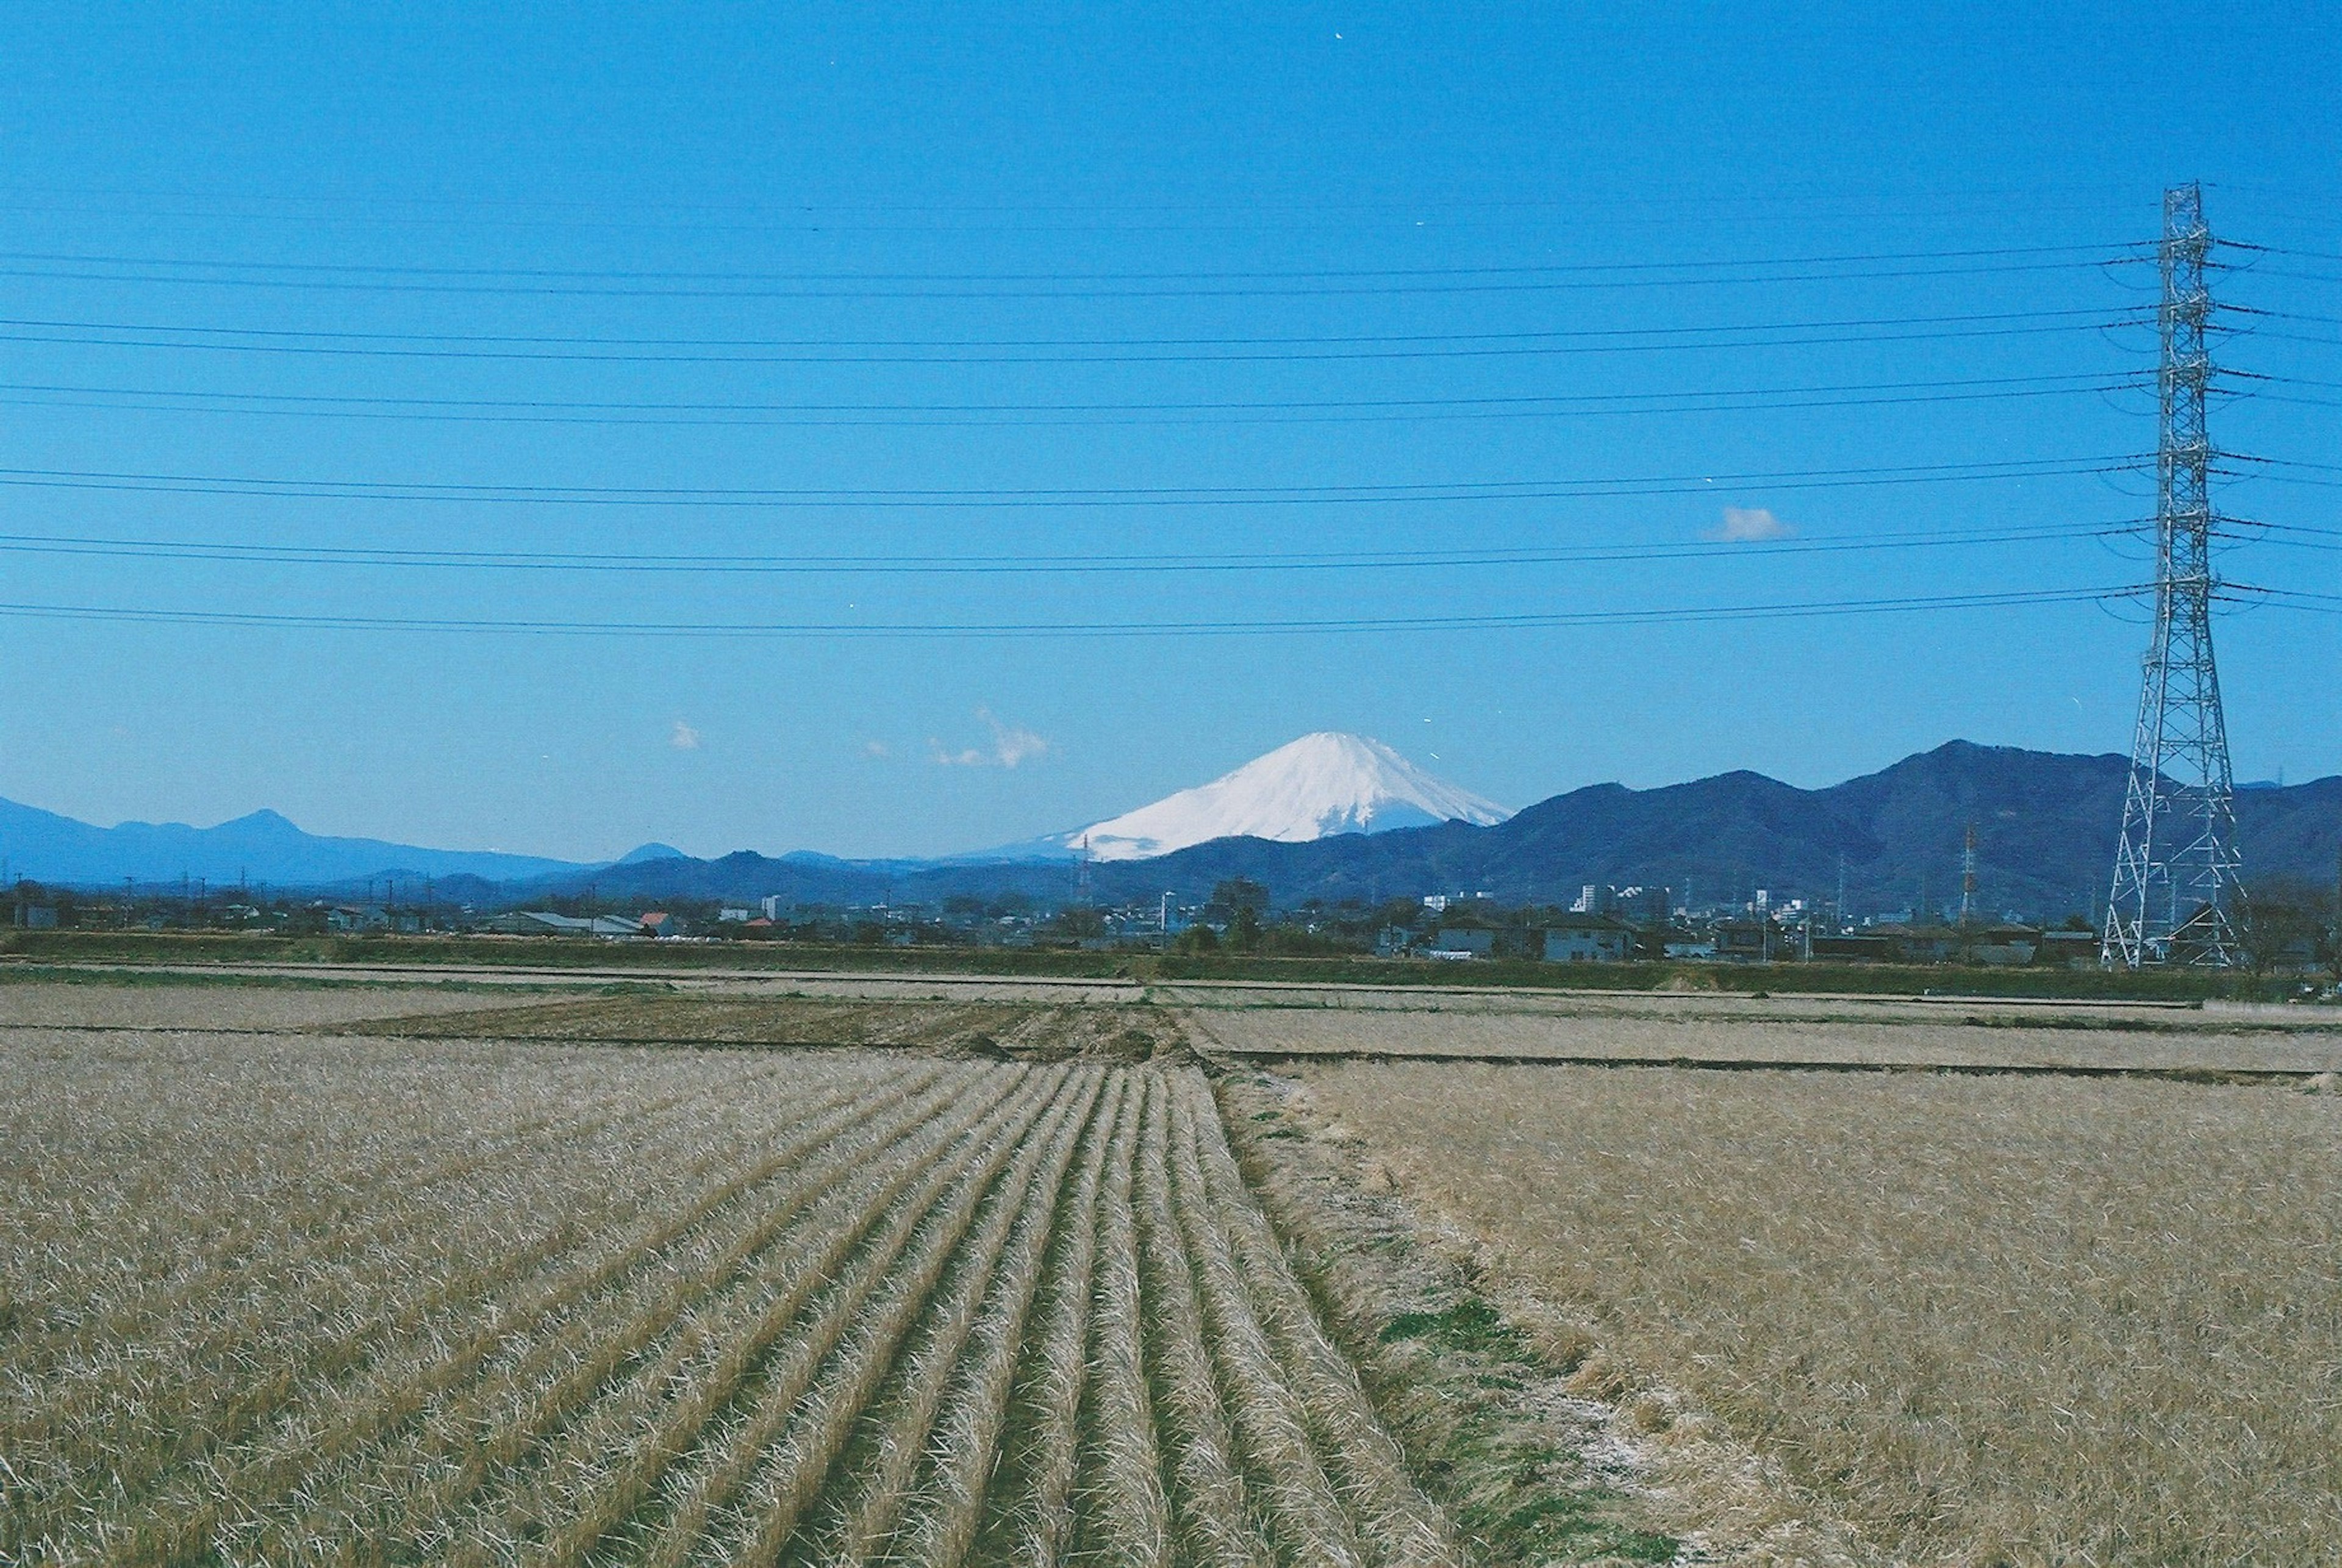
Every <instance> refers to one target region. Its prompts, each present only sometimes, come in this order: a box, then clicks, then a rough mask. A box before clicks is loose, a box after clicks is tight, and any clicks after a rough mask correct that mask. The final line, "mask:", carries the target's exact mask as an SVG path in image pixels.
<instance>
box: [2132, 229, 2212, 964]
mask: <svg viewBox="0 0 2342 1568" xmlns="http://www.w3.org/2000/svg"><path fill="white" fill-rule="evenodd" d="M2211 248H2212V231H2211V230H2210V229H2209V228H2208V227H2207V226H2206V225H2205V222H2204V195H2203V192H2202V190H2201V189H2200V188H2198V187H2197V186H2196V185H2181V186H2179V187H2177V189H2175V190H2170V191H2166V192H2165V193H2164V195H2163V243H2162V245H2161V247H2160V255H2161V259H2162V264H2163V307H2162V310H2161V313H2160V318H2161V324H2162V331H2163V362H2162V369H2161V373H2160V375H2158V376H2157V382H2158V385H2159V387H2160V391H2161V401H2162V416H2163V431H2162V436H2161V439H2160V441H2159V442H2158V444H2157V454H2156V502H2155V532H2156V570H2155V637H2154V641H2153V642H2151V643H2150V644H2148V646H2147V659H2146V675H2147V679H2146V684H2145V687H2144V689H2143V690H2142V691H2141V693H2140V694H2139V700H2138V729H2137V734H2135V736H2134V737H2133V739H2132V741H2131V750H2130V784H2129V787H2128V788H2127V790H2126V791H2125V792H2124V796H2123V827H2122V844H2121V847H2120V848H2118V849H2117V850H2116V852H2115V874H2114V890H2113V892H2112V893H2111V894H2108V895H2107V924H2106V934H2105V936H2104V939H2103V940H2102V941H2101V943H2100V944H2099V948H2098V957H2099V962H2100V963H2102V964H2106V965H2107V966H2108V967H2110V968H2112V967H2117V966H2119V967H2121V968H2125V969H2137V968H2139V967H2141V966H2142V965H2146V964H2199V965H2207V966H2219V967H2225V966H2227V965H2229V964H2235V963H2236V962H2237V958H2238V956H2239V952H2238V944H2237V928H2236V921H2235V914H2236V910H2235V905H2236V901H2237V873H2238V864H2239V863H2238V861H2237V817H2236V803H2235V798H2234V795H2235V784H2234V780H2233V779H2232V777H2231V776H2230V774H2229V772H2228V730H2227V722H2226V721H2225V720H2224V719H2223V718H2222V717H2221V714H2220V676H2219V672H2218V671H2217V669H2216V668H2215V667H2214V665H2213V663H2212V594H2213V591H2214V589H2215V588H2216V586H2217V582H2216V580H2215V579H2214V577H2213V575H2212V502H2211V494H2210V490H2209V487H2208V485H2207V479H2206V475H2207V471H2208V469H2209V468H2210V466H2211V460H2212V444H2211V440H2210V437H2209V436H2208V435H2207V434H2206V431H2205V424H2204V393H2205V388H2206V386H2207V384H2208V383H2209V382H2210V380H2211V376H2212V361H2211V356H2210V355H2209V354H2208V353H2207V351H2206V348H2205V345H2204V335H2205V328H2206V325H2207V322H2208V320H2209V318H2210V316H2211V314H2212V296H2211V294H2210V292H2209V291H2208V290H2207V287H2206V286H2205V283H2204V260H2205V256H2206V255H2207V253H2208V252H2209V251H2210V250H2211Z"/></svg>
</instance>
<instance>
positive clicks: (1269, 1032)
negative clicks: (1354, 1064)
mask: <svg viewBox="0 0 2342 1568" xmlns="http://www.w3.org/2000/svg"><path fill="white" fill-rule="evenodd" d="M1872 1011H1874V1012H1877V1011H1884V1010H1872ZM1849 1014H1852V1015H1849ZM1189 1017H1190V1019H1191V1022H1192V1024H1193V1025H1194V1027H1195V1029H1196V1034H1197V1036H1198V1038H1199V1039H1200V1040H1202V1041H1203V1042H1205V1043H1206V1044H1208V1045H1209V1046H1211V1047H1214V1048H1216V1049H1218V1050H1221V1051H1226V1052H1228V1053H1231V1054H1236V1055H1240V1056H1242V1057H1245V1058H1246V1059H1255V1060H1264V1059H1265V1060H1274V1059H1277V1058H1282V1057H1287V1056H1295V1057H1299V1056H1310V1055H1335V1056H1390V1057H1439V1056H1456V1057H1467V1058H1503V1057H1525V1058H1531V1059H1535V1058H1540V1057H1542V1058H1546V1059H1548V1060H1550V1059H1555V1058H1560V1059H1564V1060H1566V1061H1588V1062H1599V1061H1622V1062H1636V1061H1640V1062H1656V1063H1673V1062H1683V1063H1700V1062H1713V1063H1730V1062H1749V1063H1784V1064H1830V1065H1845V1066H1872V1067H1990V1068H2026V1067H2038V1068H2074V1069H2080V1070H2084V1071H2107V1070H2113V1071H2147V1072H2200V1073H2207V1074H2217V1073H2236V1074H2250V1073H2295V1074H2317V1073H2330V1072H2334V1071H2336V1070H2337V1069H2342V1031H2337V1030H2334V1029H2332V1028H2329V1027H2280V1026H2277V1024H2269V1023H2264V1022H2262V1021H2260V1020H2258V1019H2253V1018H2245V1017H2239V1018H2237V1019H2234V1020H2230V1019H2228V1018H2226V1017H2222V1016H2218V1015H2207V1014H2201V1013H2197V1012H2194V1011H2192V1010H2191V1011H2157V1012H2152V1013H2147V1012H2141V1013H2139V1014H2116V1015H2114V1016H2111V1017H2109V1016H2107V1015H2106V1014H2103V1013H2101V1012H2099V1011H2097V1010H2087V1011H2080V1010H2077V1011H2047V1013H2046V1015H2045V1013H2044V1011H2043V1010H2036V1011H2035V1012H2033V1013H2030V1014H2019V1013H2000V1012H1988V1013H1985V1014H1975V1015H1974V1021H1971V1014H1970V1011H1969V1010H1968V1009H1967V1008H1960V1009H1958V1010H1951V1009H1947V1008H1944V1007H1940V1006H1933V1005H1927V1004H1908V1005H1907V1006H1905V1007H1902V1008H1900V1009H1897V1010H1896V1011H1894V1012H1893V1013H1892V1014H1889V1015H1888V1016H1887V1017H1886V1018H1880V1017H1877V1016H1873V1015H1867V1014H1866V1013H1864V1012H1862V1011H1857V1010H1849V1009H1845V1008H1827V1007H1823V1008H1817V1007H1815V1006H1813V1005H1812V1004H1804V1005H1802V1006H1798V1005H1797V1004H1789V1003H1787V1002H1785V1001H1777V1002H1773V1003H1769V1004H1768V1003H1765V1002H1757V1003H1755V1004H1728V1003H1724V1004H1719V1003H1716V1002H1702V1003H1698V1004H1686V1003H1680V1002H1678V1003H1672V1004H1653V1003H1651V1002H1649V1001H1645V1002H1644V1003H1642V1004H1640V1005H1637V1006H1635V1007H1632V1008H1622V1007H1618V1006H1615V1005H1611V1006H1604V1005H1598V1004H1597V1005H1588V1006H1579V1007H1570V1008H1566V1009H1565V1008H1562V1007H1559V1006H1556V1005H1554V1004H1546V1005H1544V1006H1540V1007H1536V1008H1532V1009H1523V1008H1506V1007H1500V1006H1498V1005H1496V1004H1494V1003H1492V1002H1486V1001H1478V1002H1476V1003H1475V1004H1471V1005H1467V1006H1465V1007H1462V1008H1456V1007H1450V1006H1442V1007H1440V1008H1439V1009H1438V1010H1437V1011H1436V1012H1433V1011H1428V1010H1417V1011H1414V1012H1402V1011H1399V1010H1397V1009H1395V1008H1390V1007H1383V1006H1376V1007H1369V1008H1364V1009H1359V1010H1350V1009H1346V1008H1339V1009H1337V1008H1331V1007H1297V1006H1283V1007H1261V1006H1255V1007H1240V1006H1226V1005H1223V1006H1216V1007H1198V1008H1195V1009H1194V1010H1193V1011H1192V1012H1191V1013H1190V1014H1189Z"/></svg>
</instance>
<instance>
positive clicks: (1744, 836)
mask: <svg viewBox="0 0 2342 1568" xmlns="http://www.w3.org/2000/svg"><path fill="white" fill-rule="evenodd" d="M1272 755H1275V754H1272ZM2127 768H2128V763H2127V760H2126V759H2125V758H2123V757H2120V756H2114V755H2104V756H2073V755H2066V754H2056V753H2046V752H2032V751H2022V750H2018V749H2016V748H2013V747H2006V746H1980V745H1974V744H1969V743H1967V742H1966V741H1954V742H1952V743H1950V744H1947V745H1943V746H1939V747H1937V748H1936V749H1935V750H1934V751H1930V752H1926V753H1922V754H1918V755H1917V756H1912V757H1907V758H1906V759H1904V760H1903V761H1902V762H1899V763H1897V764H1894V765H1893V766H1892V767H1888V768H1886V769H1883V770H1882V771H1880V772H1878V773H1875V774H1866V775H1864V776H1862V777H1860V778H1856V779H1849V780H1847V782H1846V783H1844V784H1834V785H1831V786H1829V787H1827V788H1825V789H1817V790H1804V789H1797V788H1796V787H1794V786H1792V785H1789V784H1782V783H1780V782H1779V781H1777V780H1775V779H1770V778H1767V777H1765V776H1763V775H1762V774H1754V773H1729V774H1717V775H1716V776H1715V777H1712V778H1706V779H1700V780H1697V781H1696V782H1693V783H1690V784H1673V785H1668V786H1666V787H1664V788H1658V789H1647V790H1633V789H1627V788H1626V787H1624V786H1622V785H1619V784H1596V785H1594V786H1592V787H1590V788H1586V789H1580V790H1573V791H1571V792H1570V793H1568V794H1561V795H1556V796H1554V797H1553V798H1551V799H1549V800H1546V801H1542V802H1540V803H1538V804H1536V805H1532V806H1529V807H1527V808H1526V809H1525V810H1523V811H1521V812H1519V813H1517V814H1515V815H1513V816H1510V817H1508V818H1505V819H1503V820H1501V821H1496V822H1494V823H1489V824H1475V823H1471V822H1464V821H1451V822H1445V823H1440V824H1436V825H1428V826H1410V827H1399V828H1394V829H1391V830H1390V831H1386V832H1376V833H1364V832H1355V831H1352V832H1338V831H1337V832H1334V833H1330V834H1326V835H1324V836H1320V837H1316V838H1313V839H1309V840H1306V841H1303V842H1279V841H1276V840H1274V839H1270V838H1265V837H1257V836H1253V837H1246V836H1238V837H1223V838H1216V839H1213V840H1211V841H1209V842H1206V843H1201V844H1192V845H1189V846H1188V847H1186V848H1181V849H1177V850H1175V851H1173V852H1172V853H1170V854H1162V855H1158V856H1156V857H1153V858H1145V859H1123V860H1106V861H1102V862H1100V863H1099V864H1096V865H1094V866H1093V867H1092V871H1091V877H1092V887H1093V894H1094V896H1096V898H1098V899H1099V900H1101V901H1106V902H1121V901H1126V900H1132V901H1143V902H1152V901H1153V900H1154V899H1156V898H1157V897H1159V896H1160V895H1161V894H1164V893H1166V892H1167V893H1171V894H1175V895H1176V896H1177V897H1179V898H1181V899H1185V900H1191V901H1192V900H1198V899H1201V898H1203V897H1205V896H1206V895H1208V894H1209V893H1210V892H1211V890H1212V887H1213V886H1214V884H1216V883H1217V882H1219V881H1221V880H1222V879H1225V878H1227V877H1234V876H1243V877H1249V878H1251V879H1253V880H1255V881H1257V882H1260V883H1263V884H1266V885H1267V886H1268V888H1269V889H1270V891H1271V892H1272V894H1274V895H1275V897H1276V900H1277V902H1278V903H1279V904H1286V905H1290V904H1298V903H1301V902H1304V901H1306V900H1307V899H1311V898H1320V899H1326V900H1328V901H1338V900H1341V899H1359V900H1364V901H1367V902H1378V901H1380V900H1383V899H1386V898H1396V897H1404V898H1416V897H1420V896H1421V895H1423V894H1432V893H1449V894H1456V893H1462V894H1474V893H1486V894H1489V895H1491V896H1493V897H1496V898H1498V899H1501V900H1504V901H1506V902H1508V903H1531V902H1536V903H1550V902H1566V901H1567V900H1568V899H1569V898H1571V897H1572V896H1574V895H1575V894H1576V891H1577V889H1578V888H1579V886H1580V885H1581V884H1586V883H1606V884H1619V885H1625V884H1635V883H1641V884H1666V885H1667V886H1671V887H1674V888H1676V889H1677V890H1678V891H1679V892H1680V891H1681V890H1683V889H1686V887H1687V888H1688V889H1689V891H1690V894H1691V895H1692V896H1693V897H1694V898H1695V899H1696V900H1697V901H1698V902H1701V903H1703V904H1705V903H1709V902H1722V901H1724V900H1726V899H1734V900H1736V899H1740V898H1745V897H1746V896H1747V895H1748V894H1750V893H1751V892H1752V891H1753V890H1755V889H1757V888H1759V887H1762V888H1767V889H1769V890H1771V891H1773V892H1774V893H1775V894H1781V895H1787V894H1803V895H1805V896H1807V897H1817V898H1828V897H1834V896H1835V895H1836V892H1837V885H1838V880H1839V876H1840V874H1841V865H1842V866H1843V874H1844V878H1845V885H1846V889H1847V898H1848V902H1849V904H1851V905H1853V906H1854V907H1855V908H1857V910H1862V911H1867V912H1877V911H1885V910H1897V909H1901V908H1905V907H1909V906H1914V905H1921V904H1931V905H1933V906H1935V907H1937V908H1942V907H1944V906H1946V905H1947V904H1952V903H1954V902H1956V901H1957V897H1958V893H1959V861H1960V847H1961V840H1962V838H1963V836H1964V835H1965V834H1966V832H1967V827H1968V824H1970V823H1971V822H1973V823H1974V824H1976V827H1977V860H1978V872H1979V874H1978V884H1979V897H1980V899H1981V902H1982V903H1983V904H1984V905H1985V907H1986V909H1987V912H1989V913H1992V914H1998V913H1999V912H2001V911H2003V910H2016V911H2020V912H2023V913H2027V914H2041V915H2047V916H2050V917H2053V918H2054V917H2057V916H2059V915H2062V914H2067V913H2079V912H2083V911H2085V910H2087V909H2090V908H2092V907H2094V906H2095V904H2096V903H2097V901H2098V900H2101V899H2103V898H2104V896H2105V887H2106V882H2107V873H2108V869H2109V867H2110V866H2111V864H2112V862H2113V856H2114V842H2115V838H2116V835H2117V833H2118V831H2119V827H2120V816H2121V811H2122V794H2123V787H2124V783H2125V778H2126V774H2127ZM1242 771H1243V770H1239V774H1241V773H1242ZM1304 771H1306V770H1304ZM1339 772H1340V770H1338V769H1337V770H1336V774H1338V773H1339ZM1236 776H1238V775H1230V777H1231V778H1234V777H1236ZM1222 782H1223V783H1225V782H1226V781H1225V780H1224V781H1222ZM1434 782H1436V781H1434ZM1443 787H1445V786H1443ZM1176 798H1178V797H1174V799H1176ZM1133 815H1134V816H1136V815H1138V814H1133ZM2237 831H2238V838H2239V842H2240V844H2241V847H2242V850H2243V853H2244V857H2245V864H2246V870H2247V876H2248V878H2251V879H2256V880H2257V879H2261V878H2266V877H2269V876H2272V875H2284V876H2290V877H2297V878H2302V879H2306V880H2308V881H2311V882H2314V883H2316V884H2318V885H2319V886H2324V887H2330V886H2332V885H2333V883H2334V878H2335V874H2336V867H2337V851H2342V778H2326V779H2319V780H2317V781H2315V782H2313V783H2310V784H2296V785H2291V786H2289V787H2276V786H2254V787H2247V788H2244V789H2240V790H2239V791H2238V792H2237ZM1133 836H1134V837H1136V836H1138V835H1136V834H1134V835H1133ZM0 853H5V854H7V855H8V857H9V859H10V861H11V863H12V864H13V865H14V866H15V868H16V869H18V870H20V871H22V872H25V873H26V874H31V875H34V876H36V877H45V878H47V879H50V880H55V881H60V882H73V883H80V884H102V883H114V882H119V881H120V880H121V878H123V877H125V876H135V877H137V878H139V879H140V880H142V881H162V880H175V879H176V878H177V877H178V875H179V874H181V873H182V872H183V871H184V872H185V873H186V874H191V875H200V876H206V877H209V878H210V879H211V880H212V881H213V883H214V884H221V883H225V882H231V881H233V880H235V877H236V875H237V874H239V872H241V873H243V874H245V875H248V876H249V877H250V878H251V879H252V880H254V881H265V882H269V883H272V884H276V885H279V886H290V885H307V886H325V885H330V884H343V885H349V884H354V883H355V881H356V880H357V879H362V878H375V879H377V880H379V879H382V878H385V877H386V876H389V875H392V874H396V875H398V876H400V877H401V878H405V877H409V876H412V877H416V878H420V877H424V876H431V877H435V878H436V879H437V880H438V883H439V886H438V888H437V893H438V895H439V896H440V897H441V898H443V899H451V900H462V901H465V902H469V903H474V904H526V903H529V902H531V901H534V900H538V899H542V898H545V897H547V896H549V895H553V894H571V893H582V892H585V891H586V890H587V889H588V888H591V889H592V890H593V891H594V892H595V893H596V894H599V895H601V896H604V897H607V898H615V899H619V900H631V899H637V898H639V899H641V900H643V901H644V902H646V904H647V903H650V902H653V901H657V900H664V899H670V898H706V899H725V900H735V901H739V902H747V901H750V900H753V899H756V898H760V897H763V896H765V895H767V894H778V895H780V897H781V898H782V900H783V901H784V902H785V903H789V904H874V903H880V902H892V903H898V904H900V903H927V904H932V903H935V902H936V901H939V900H940V899H942V898H945V897H947V896H949V895H951V894H976V895H980V896H984V897H987V898H989V897H996V896H999V895H1000V894H1005V893H1009V892H1018V893H1023V894H1027V895H1029V896H1032V897H1034V898H1036V899H1038V900H1041V901H1044V902H1048V901H1056V900H1062V899H1064V898H1066V897H1067V896H1069V895H1070V894H1072V893H1073V891H1074V888H1075V885H1076V877H1077V875H1078V871H1077V869H1076V867H1075V866H1074V865H1072V864H1068V863H1066V861H1064V860H1062V859H1058V860H1032V859H1022V860H1020V859H994V860H989V861H961V862H936V861H847V860H839V859H836V858H835V857H832V856H827V855H820V854H786V855H780V856H767V855H762V854H754V853H751V852H747V851H741V852H739V853H736V854H728V855H725V856H723V857H721V858H719V859H714V860H699V859H695V858H692V857H690V856H686V855H682V854H676V852H674V851H673V850H671V849H669V848H668V847H667V846H666V845H663V844H651V845H646V846H644V847H643V849H641V850H638V851H636V853H635V854H630V855H628V856H626V858H625V859H624V860H621V861H617V862H612V863H607V864H594V865H584V864H567V863H563V862H558V861H545V860H537V859H531V858H529V857H525V856H518V855H502V854H466V853H460V852H452V851H436V850H425V849H417V848H415V847H414V846H411V845H401V844H384V843H380V842H378V841H375V840H370V839H329V838H316V837H313V836H311V835H309V834H303V833H301V832H300V830H299V829H297V828H295V827H294V826H293V824H290V823H288V822H286V821H285V819H284V818H283V817H280V816H277V815H275V814H274V813H268V812H262V813H255V814H254V815H252V816H249V817H243V818H239V819H237V820H236V821H235V822H233V823H225V824H221V825H220V826H219V827H216V828H208V829H196V828H189V827H185V826H180V825H175V824H165V825H162V826H155V825H152V824H123V825H122V826H121V827H118V828H105V829H101V828H95V827H91V826H89V825H88V824H82V823H75V822H73V821H72V820H71V819H70V818H65V817H60V816H56V815H55V814H51V813H46V812H34V811H32V810H30V809H29V808H26V807H22V806H12V805H8V804H5V803H0Z"/></svg>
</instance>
